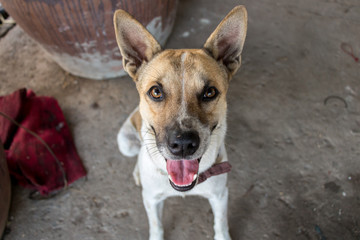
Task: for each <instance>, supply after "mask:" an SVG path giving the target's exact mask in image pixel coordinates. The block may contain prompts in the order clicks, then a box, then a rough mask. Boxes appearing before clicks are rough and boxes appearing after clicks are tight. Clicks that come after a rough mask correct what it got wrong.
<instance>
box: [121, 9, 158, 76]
mask: <svg viewBox="0 0 360 240" xmlns="http://www.w3.org/2000/svg"><path fill="white" fill-rule="evenodd" d="M114 26H115V35H116V41H117V43H118V46H119V48H120V52H121V55H122V58H123V67H124V69H125V71H126V72H127V73H128V74H129V75H130V77H132V78H133V79H134V80H135V79H136V73H137V72H138V70H139V68H140V67H141V66H142V65H143V64H144V63H146V62H149V61H150V60H151V58H152V57H153V56H154V55H155V54H156V53H158V52H160V51H161V47H160V45H159V43H158V42H157V41H156V40H155V38H154V37H153V36H152V35H151V34H150V33H149V32H148V31H147V30H146V28H145V27H144V26H143V25H141V23H139V22H138V21H137V20H135V19H134V18H133V17H132V16H131V15H130V14H128V13H127V12H125V11H124V10H117V11H116V12H115V14H114Z"/></svg>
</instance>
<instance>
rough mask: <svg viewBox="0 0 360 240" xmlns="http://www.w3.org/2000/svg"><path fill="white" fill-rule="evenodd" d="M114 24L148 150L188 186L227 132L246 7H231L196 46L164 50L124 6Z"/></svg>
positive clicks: (179, 186) (175, 180)
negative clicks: (230, 91) (201, 45)
mask: <svg viewBox="0 0 360 240" xmlns="http://www.w3.org/2000/svg"><path fill="white" fill-rule="evenodd" d="M114 23H115V30H116V35H117V41H118V44H119V47H120V50H121V53H122V56H123V65H124V68H125V70H126V71H127V72H128V73H129V75H130V76H131V77H132V78H133V79H134V81H135V83H136V87H137V90H138V92H139V95H140V106H139V109H140V113H141V117H142V119H143V121H144V123H145V124H146V126H147V129H146V132H145V133H144V134H143V137H144V139H143V140H144V143H145V144H146V145H147V146H148V151H149V154H150V155H154V158H156V159H160V160H158V161H161V162H159V163H158V164H159V165H160V167H163V168H166V170H167V172H168V174H169V178H170V180H171V181H170V183H171V185H172V186H173V187H174V188H175V189H176V190H178V191H187V190H190V189H191V188H193V187H194V186H195V184H196V177H197V174H198V171H199V163H200V162H202V160H203V159H204V160H203V161H205V163H204V164H207V165H209V166H211V165H212V164H213V163H214V161H215V159H208V158H206V156H204V154H205V153H207V152H209V151H210V152H211V151H214V150H216V148H218V147H219V143H217V142H216V139H222V138H223V136H224V134H225V130H226V123H225V120H226V93H227V90H228V85H229V81H230V78H231V76H232V75H233V74H234V73H235V72H236V71H237V69H238V68H239V67H240V63H241V56H240V54H241V51H242V47H243V44H244V40H245V35H246V26H247V17H246V10H245V8H244V7H237V8H235V9H234V10H232V11H231V12H230V13H229V15H228V16H227V17H226V18H225V19H224V20H223V21H222V22H221V23H220V25H219V26H218V27H217V29H216V30H215V31H214V33H213V34H212V35H211V36H210V37H209V39H208V40H207V41H206V43H205V45H204V48H203V49H196V50H188V49H187V50H185V49H182V50H165V51H161V48H160V46H159V44H158V43H157V42H156V40H155V39H154V38H153V37H152V36H151V35H150V33H149V32H148V31H147V30H146V29H145V28H144V27H143V26H142V25H141V24H140V23H138V22H137V21H136V20H135V19H133V18H132V17H131V16H130V15H128V14H127V13H126V12H124V11H121V10H120V11H117V12H116V13H115V17H114ZM209 147H210V148H214V149H209ZM159 156H160V157H159ZM206 161H207V162H206ZM209 161H210V162H209ZM209 166H208V167H209Z"/></svg>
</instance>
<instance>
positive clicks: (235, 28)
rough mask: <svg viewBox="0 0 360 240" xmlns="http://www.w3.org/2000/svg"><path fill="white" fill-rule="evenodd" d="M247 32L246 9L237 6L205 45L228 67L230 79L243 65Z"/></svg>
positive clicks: (217, 59) (216, 58) (214, 56)
mask: <svg viewBox="0 0 360 240" xmlns="http://www.w3.org/2000/svg"><path fill="white" fill-rule="evenodd" d="M246 30H247V11H246V8H245V7H244V6H237V7H235V8H234V9H233V10H231V12H230V13H229V14H228V15H227V16H226V17H225V18H224V20H222V21H221V23H220V24H219V26H218V27H217V28H216V29H215V31H214V32H213V33H212V34H211V35H210V37H209V38H208V40H207V41H206V43H205V45H204V48H205V49H206V50H207V51H208V52H209V53H210V54H211V55H212V56H213V58H215V60H216V61H218V62H220V63H222V64H223V65H224V66H225V67H226V69H227V70H228V73H229V76H230V77H231V76H232V75H234V74H235V73H236V71H237V70H238V69H239V67H240V65H241V52H242V49H243V46H244V42H245V37H246Z"/></svg>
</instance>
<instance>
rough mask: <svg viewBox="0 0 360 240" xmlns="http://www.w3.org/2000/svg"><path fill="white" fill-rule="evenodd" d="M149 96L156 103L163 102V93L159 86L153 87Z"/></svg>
mask: <svg viewBox="0 0 360 240" xmlns="http://www.w3.org/2000/svg"><path fill="white" fill-rule="evenodd" d="M148 95H149V96H150V97H151V99H153V100H154V101H161V100H163V98H164V97H163V95H164V94H163V93H162V91H161V89H160V88H159V87H158V86H153V87H151V88H150V90H149V92H148Z"/></svg>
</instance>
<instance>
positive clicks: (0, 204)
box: [0, 142, 11, 238]
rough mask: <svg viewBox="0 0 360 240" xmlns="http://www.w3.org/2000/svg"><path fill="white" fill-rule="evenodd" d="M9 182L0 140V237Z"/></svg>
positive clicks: (5, 217) (4, 222) (6, 207)
mask: <svg viewBox="0 0 360 240" xmlns="http://www.w3.org/2000/svg"><path fill="white" fill-rule="evenodd" d="M10 195H11V184H10V177H9V171H8V168H7V165H6V159H5V153H4V149H3V145H2V143H1V142H0V238H1V236H2V234H3V232H4V229H5V226H6V222H7V219H8V214H9V208H10Z"/></svg>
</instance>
